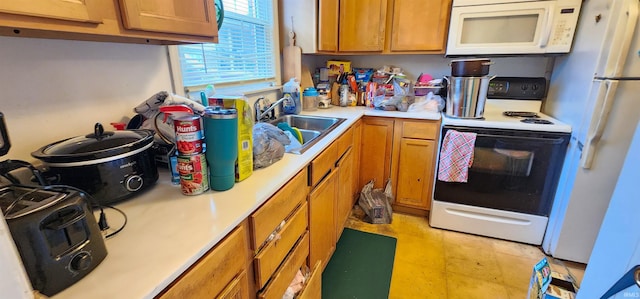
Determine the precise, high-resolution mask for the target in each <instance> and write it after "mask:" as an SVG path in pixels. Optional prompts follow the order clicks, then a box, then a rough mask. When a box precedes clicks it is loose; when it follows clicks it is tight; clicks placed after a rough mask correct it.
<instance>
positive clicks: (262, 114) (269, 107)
mask: <svg viewBox="0 0 640 299" xmlns="http://www.w3.org/2000/svg"><path fill="white" fill-rule="evenodd" d="M286 99H287V98H286V97H283V98H281V99H279V100H277V101H276V102H275V103H271V102H270V101H269V99H267V98H265V97H259V98H258V99H257V100H256V102H255V103H253V110H254V111H255V112H256V122H261V121H263V120H269V119H272V118H275V117H274V115H273V113H272V115H271V117H267V113H269V112H271V111H273V109H275V108H276V107H277V106H278V105H279V104H280V103H282V102H283V101H284V100H286ZM260 102H264V107H265V109H264V110H262V109H260Z"/></svg>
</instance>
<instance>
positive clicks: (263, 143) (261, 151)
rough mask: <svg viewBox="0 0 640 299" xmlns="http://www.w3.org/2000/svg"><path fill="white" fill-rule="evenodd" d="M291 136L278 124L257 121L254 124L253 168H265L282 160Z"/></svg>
mask: <svg viewBox="0 0 640 299" xmlns="http://www.w3.org/2000/svg"><path fill="white" fill-rule="evenodd" d="M290 143H291V141H290V140H289V137H287V135H286V134H285V133H284V132H283V131H282V130H280V129H278V128H277V127H276V126H274V125H272V124H269V123H257V124H255V125H254V126H253V169H258V168H264V167H267V166H269V165H271V164H273V163H275V162H278V161H280V159H282V156H284V152H285V145H289V144H290Z"/></svg>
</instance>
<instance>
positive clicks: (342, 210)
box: [334, 149, 354, 242]
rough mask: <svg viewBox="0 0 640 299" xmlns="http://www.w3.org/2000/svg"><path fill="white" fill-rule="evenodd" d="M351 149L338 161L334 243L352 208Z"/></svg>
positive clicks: (340, 233)
mask: <svg viewBox="0 0 640 299" xmlns="http://www.w3.org/2000/svg"><path fill="white" fill-rule="evenodd" d="M353 157H354V155H353V149H348V150H347V152H346V153H345V154H344V155H343V156H342V158H341V159H340V160H339V161H338V164H337V165H338V166H337V168H336V169H337V172H338V193H337V195H336V201H335V213H334V214H335V217H336V218H335V220H336V224H335V228H336V242H337V240H339V239H340V236H341V235H342V230H343V229H344V223H345V221H346V220H347V218H348V217H349V213H350V212H351V207H353V181H354V179H353Z"/></svg>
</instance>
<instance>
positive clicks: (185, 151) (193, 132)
mask: <svg viewBox="0 0 640 299" xmlns="http://www.w3.org/2000/svg"><path fill="white" fill-rule="evenodd" d="M173 126H174V128H175V131H176V149H177V150H178V155H193V154H201V153H204V151H205V149H204V147H205V145H204V131H203V130H202V121H201V119H200V116H197V115H193V116H183V117H179V118H176V119H174V120H173Z"/></svg>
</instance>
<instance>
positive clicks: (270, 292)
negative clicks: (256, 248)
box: [258, 233, 309, 299]
mask: <svg viewBox="0 0 640 299" xmlns="http://www.w3.org/2000/svg"><path fill="white" fill-rule="evenodd" d="M308 255H309V233H305V234H304V236H302V238H301V239H300V241H298V244H297V245H296V247H295V248H294V249H293V252H292V253H291V254H290V255H289V256H288V257H287V259H286V260H285V261H284V262H283V263H282V265H281V266H280V268H278V271H277V272H276V274H275V275H274V276H273V279H271V282H270V283H269V284H268V285H267V286H266V287H265V288H264V290H262V292H260V293H259V294H258V298H260V299H271V298H277V299H280V298H282V295H284V292H285V291H286V290H287V287H289V284H291V281H292V280H293V278H294V277H295V276H296V273H297V272H298V269H300V267H301V266H302V265H303V264H304V263H305V261H306V260H307V256H308Z"/></svg>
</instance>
